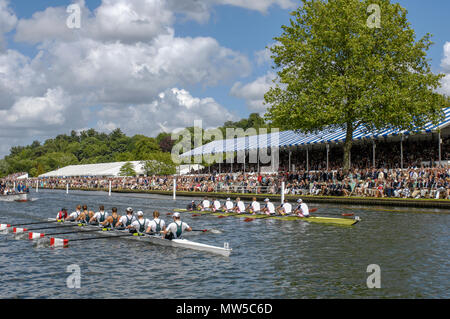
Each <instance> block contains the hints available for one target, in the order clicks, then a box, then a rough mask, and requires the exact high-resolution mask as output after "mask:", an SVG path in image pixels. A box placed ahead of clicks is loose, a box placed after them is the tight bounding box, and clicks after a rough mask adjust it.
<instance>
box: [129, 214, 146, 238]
mask: <svg viewBox="0 0 450 319" xmlns="http://www.w3.org/2000/svg"><path fill="white" fill-rule="evenodd" d="M149 225H150V220H149V219H147V218H145V217H144V213H143V212H142V211H138V212H137V219H136V220H135V221H134V222H132V223H131V225H130V226H127V227H126V228H128V229H129V230H130V233H145V231H146V230H147V229H148V226H149Z"/></svg>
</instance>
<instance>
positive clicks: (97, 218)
mask: <svg viewBox="0 0 450 319" xmlns="http://www.w3.org/2000/svg"><path fill="white" fill-rule="evenodd" d="M107 217H108V213H107V212H105V206H103V205H100V207H99V211H98V212H96V213H95V214H94V216H92V217H91V219H90V220H89V223H92V222H96V223H97V224H101V223H103V222H104V221H105V220H106V218H107Z"/></svg>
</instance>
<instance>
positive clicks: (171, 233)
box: [163, 213, 192, 240]
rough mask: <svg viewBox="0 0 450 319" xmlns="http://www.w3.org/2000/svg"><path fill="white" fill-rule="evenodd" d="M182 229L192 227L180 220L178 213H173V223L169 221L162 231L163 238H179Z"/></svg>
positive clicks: (186, 229)
mask: <svg viewBox="0 0 450 319" xmlns="http://www.w3.org/2000/svg"><path fill="white" fill-rule="evenodd" d="M184 231H192V228H191V227H190V226H189V225H188V224H186V223H185V222H182V221H181V217H180V213H175V214H173V223H170V224H169V226H167V228H166V229H165V230H164V231H163V233H164V238H166V239H169V240H171V239H178V238H181V236H182V235H183V232H184Z"/></svg>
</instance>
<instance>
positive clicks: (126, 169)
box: [119, 162, 137, 176]
mask: <svg viewBox="0 0 450 319" xmlns="http://www.w3.org/2000/svg"><path fill="white" fill-rule="evenodd" d="M119 175H120V176H136V175H137V174H136V171H135V170H134V165H133V163H131V162H126V163H125V164H123V165H122V167H121V168H120V171H119Z"/></svg>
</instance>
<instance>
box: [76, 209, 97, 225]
mask: <svg viewBox="0 0 450 319" xmlns="http://www.w3.org/2000/svg"><path fill="white" fill-rule="evenodd" d="M92 216H94V212H93V211H90V210H89V211H88V207H87V205H83V211H82V212H81V214H80V216H79V217H78V219H77V220H79V221H81V222H83V223H86V224H89V221H90V220H91V218H92Z"/></svg>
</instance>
